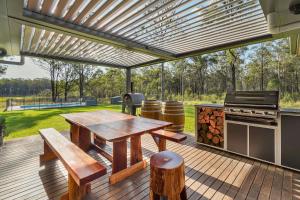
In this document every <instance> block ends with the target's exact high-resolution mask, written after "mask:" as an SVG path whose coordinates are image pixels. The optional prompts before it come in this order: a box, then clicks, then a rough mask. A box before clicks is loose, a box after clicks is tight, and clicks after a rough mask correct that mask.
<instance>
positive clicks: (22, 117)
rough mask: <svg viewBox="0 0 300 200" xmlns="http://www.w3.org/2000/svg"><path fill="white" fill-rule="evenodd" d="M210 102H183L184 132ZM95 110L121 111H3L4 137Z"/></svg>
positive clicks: (63, 126) (56, 124)
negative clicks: (200, 108) (197, 106)
mask: <svg viewBox="0 0 300 200" xmlns="http://www.w3.org/2000/svg"><path fill="white" fill-rule="evenodd" d="M201 103H211V102H209V101H201V102H200V101H187V102H185V107H184V109H185V130H184V131H185V132H186V133H190V134H194V132H195V131H194V130H195V108H194V105H195V104H201ZM281 107H294V108H295V107H298V108H300V102H297V103H285V104H284V105H281ZM95 110H112V111H117V112H120V111H121V106H120V105H109V104H103V105H99V106H91V107H74V108H57V109H43V110H26V111H12V112H3V113H2V115H3V116H4V117H5V119H6V133H7V134H6V137H5V140H10V139H13V138H20V137H25V136H30V135H36V134H38V130H39V129H42V128H48V127H53V128H56V129H57V130H58V131H66V130H68V129H69V124H68V123H67V122H65V120H64V118H63V117H61V116H60V114H64V113H73V112H87V111H95Z"/></svg>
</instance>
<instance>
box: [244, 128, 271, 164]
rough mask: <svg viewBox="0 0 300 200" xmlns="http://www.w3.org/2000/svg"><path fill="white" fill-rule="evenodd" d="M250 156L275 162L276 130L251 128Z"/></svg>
mask: <svg viewBox="0 0 300 200" xmlns="http://www.w3.org/2000/svg"><path fill="white" fill-rule="evenodd" d="M249 156H251V157H253V158H258V159H261V160H266V161H269V162H272V163H274V162H275V130H274V129H270V128H262V127H254V126H249Z"/></svg>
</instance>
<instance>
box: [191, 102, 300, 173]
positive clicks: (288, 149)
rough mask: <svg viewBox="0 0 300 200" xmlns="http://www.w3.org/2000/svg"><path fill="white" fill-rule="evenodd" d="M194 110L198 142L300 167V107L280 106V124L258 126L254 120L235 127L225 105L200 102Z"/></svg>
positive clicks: (292, 166)
mask: <svg viewBox="0 0 300 200" xmlns="http://www.w3.org/2000/svg"><path fill="white" fill-rule="evenodd" d="M195 109H196V112H195V136H196V139H197V142H198V143H200V144H204V145H208V146H211V147H214V148H218V149H223V150H225V151H229V152H233V153H236V154H239V155H244V156H247V157H251V158H255V159H258V160H263V161H266V162H269V163H273V164H276V165H280V166H284V167H288V168H292V169H296V170H300V159H299V149H300V109H280V111H279V114H278V124H277V126H263V125H259V126H258V128H257V127H256V125H252V124H251V123H250V124H247V123H245V124H243V123H239V124H236V127H235V129H233V128H232V127H231V126H229V123H230V122H229V121H227V120H226V119H225V113H224V106H223V105H221V104H200V105H195ZM254 126H255V127H254ZM249 127H250V128H249ZM251 128H252V129H253V130H254V131H255V132H256V133H255V134H256V136H255V137H252V135H251ZM255 128H256V129H255Z"/></svg>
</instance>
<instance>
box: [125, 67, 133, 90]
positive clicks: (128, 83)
mask: <svg viewBox="0 0 300 200" xmlns="http://www.w3.org/2000/svg"><path fill="white" fill-rule="evenodd" d="M131 89H132V88H131V68H126V93H130V92H131Z"/></svg>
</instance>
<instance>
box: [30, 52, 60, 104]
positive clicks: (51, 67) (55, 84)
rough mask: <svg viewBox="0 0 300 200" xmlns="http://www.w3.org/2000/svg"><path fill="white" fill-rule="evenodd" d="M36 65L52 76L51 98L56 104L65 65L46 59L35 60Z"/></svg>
mask: <svg viewBox="0 0 300 200" xmlns="http://www.w3.org/2000/svg"><path fill="white" fill-rule="evenodd" d="M33 61H34V63H36V64H37V65H39V66H40V67H41V68H43V69H45V70H46V71H48V73H49V75H50V83H51V97H52V101H53V102H56V100H57V98H58V96H59V92H58V88H59V78H60V74H61V69H62V67H63V65H64V63H62V62H61V61H58V60H52V59H44V58H36V59H34V60H33Z"/></svg>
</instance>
